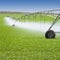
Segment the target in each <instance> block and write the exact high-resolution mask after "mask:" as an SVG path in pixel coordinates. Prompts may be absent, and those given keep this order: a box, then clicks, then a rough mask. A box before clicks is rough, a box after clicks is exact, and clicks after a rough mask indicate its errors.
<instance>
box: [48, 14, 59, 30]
mask: <svg viewBox="0 0 60 60" xmlns="http://www.w3.org/2000/svg"><path fill="white" fill-rule="evenodd" d="M59 16H60V14H58V16H57V17H56V19H55V20H54V21H53V23H52V25H51V26H50V27H49V29H48V30H50V29H51V28H52V27H53V25H54V24H55V23H56V22H57V21H58V20H59V18H60V17H59Z"/></svg>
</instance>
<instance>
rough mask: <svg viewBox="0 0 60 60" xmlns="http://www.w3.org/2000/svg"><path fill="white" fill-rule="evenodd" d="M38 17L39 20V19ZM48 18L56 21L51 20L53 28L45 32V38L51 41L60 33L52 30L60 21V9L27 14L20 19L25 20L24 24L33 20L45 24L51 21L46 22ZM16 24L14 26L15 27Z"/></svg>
mask: <svg viewBox="0 0 60 60" xmlns="http://www.w3.org/2000/svg"><path fill="white" fill-rule="evenodd" d="M38 16H39V18H37V17H38ZM48 16H49V17H52V18H54V19H52V20H51V21H52V22H51V26H50V27H48V29H47V31H46V32H45V38H50V39H51V38H55V37H56V33H60V32H58V31H54V30H52V27H53V26H54V25H55V24H56V23H57V22H58V20H60V9H56V10H53V9H52V10H48V11H41V12H35V13H30V14H26V15H24V16H22V17H21V18H20V19H21V20H23V22H26V21H29V20H31V19H32V20H33V22H36V21H37V20H38V19H39V22H40V24H41V22H43V23H45V22H47V21H50V20H49V19H48V20H47V21H46V17H47V18H48ZM24 20H25V21H24ZM15 23H16V22H15ZM15 23H14V24H13V25H12V26H15ZM43 28H45V27H43Z"/></svg>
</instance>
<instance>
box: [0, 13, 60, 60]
mask: <svg viewBox="0 0 60 60" xmlns="http://www.w3.org/2000/svg"><path fill="white" fill-rule="evenodd" d="M24 15H25V14H6V13H5V14H0V60H60V36H58V35H57V36H56V38H55V39H46V38H45V37H44V34H43V33H40V32H36V31H29V30H25V29H22V28H16V27H13V26H8V25H7V24H6V23H5V20H4V17H6V16H11V17H14V18H16V19H17V20H20V17H21V16H24ZM29 16H30V17H31V18H30V20H29V21H34V20H35V19H34V17H32V15H29ZM39 19H41V20H43V19H42V18H40V17H39V15H38V14H37V18H36V22H39ZM45 19H46V21H47V20H49V19H50V20H52V19H54V18H51V17H47V16H45ZM22 20H23V21H26V20H27V19H25V20H24V19H22ZM22 20H20V21H22Z"/></svg>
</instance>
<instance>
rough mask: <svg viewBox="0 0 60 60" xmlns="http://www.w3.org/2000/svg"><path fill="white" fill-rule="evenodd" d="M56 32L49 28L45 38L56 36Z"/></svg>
mask: <svg viewBox="0 0 60 60" xmlns="http://www.w3.org/2000/svg"><path fill="white" fill-rule="evenodd" d="M55 36H56V35H55V32H54V31H53V30H49V31H47V32H46V33H45V38H55Z"/></svg>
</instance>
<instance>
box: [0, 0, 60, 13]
mask: <svg viewBox="0 0 60 60" xmlns="http://www.w3.org/2000/svg"><path fill="white" fill-rule="evenodd" d="M57 8H60V0H0V11H19V12H37V11H44V10H49V9H57Z"/></svg>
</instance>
